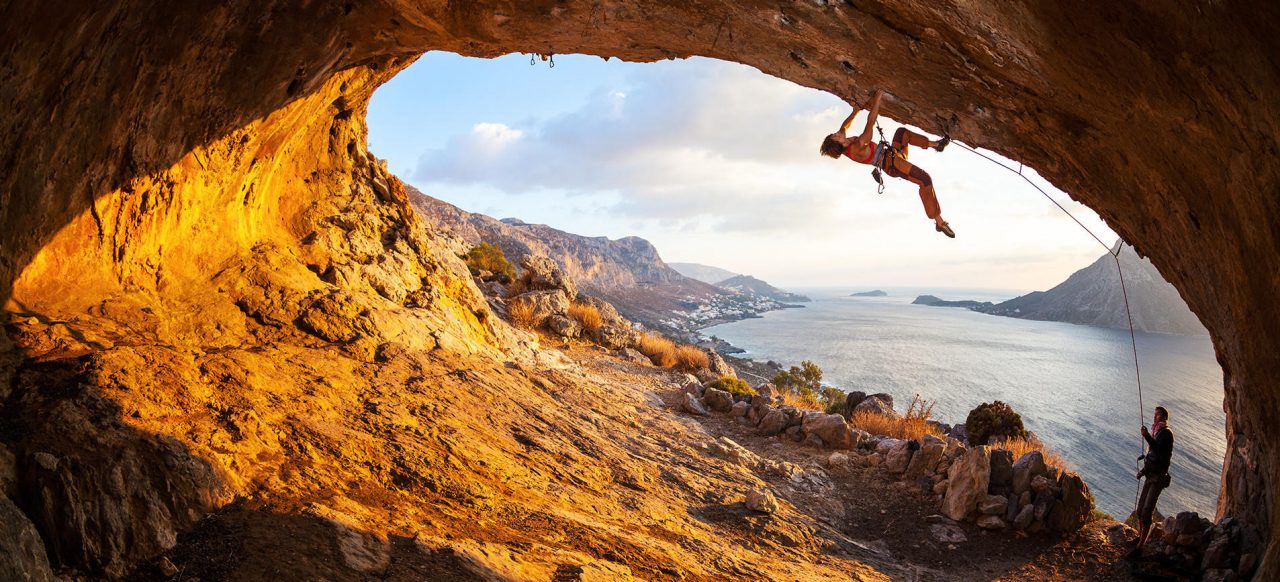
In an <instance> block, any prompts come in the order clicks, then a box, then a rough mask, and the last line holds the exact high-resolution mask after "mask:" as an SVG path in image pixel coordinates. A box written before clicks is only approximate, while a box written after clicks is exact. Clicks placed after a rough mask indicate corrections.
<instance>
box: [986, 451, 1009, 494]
mask: <svg viewBox="0 0 1280 582" xmlns="http://www.w3.org/2000/svg"><path fill="white" fill-rule="evenodd" d="M989 487H990V492H991V493H993V494H995V495H1008V494H1009V493H1012V492H1013V453H1011V452H1009V451H1008V450H1007V449H994V450H992V451H991V484H990V486H989Z"/></svg>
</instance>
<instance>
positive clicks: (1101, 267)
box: [912, 242, 1208, 335]
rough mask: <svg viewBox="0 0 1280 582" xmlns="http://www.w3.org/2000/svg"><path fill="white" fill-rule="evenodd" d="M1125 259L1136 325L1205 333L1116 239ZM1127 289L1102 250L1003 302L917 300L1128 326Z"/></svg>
mask: <svg viewBox="0 0 1280 582" xmlns="http://www.w3.org/2000/svg"><path fill="white" fill-rule="evenodd" d="M1116 244H1117V245H1121V246H1118V247H1113V249H1114V251H1113V252H1117V253H1119V258H1120V264H1121V266H1122V268H1123V269H1124V272H1125V278H1126V279H1127V281H1128V286H1129V306H1130V309H1131V310H1132V312H1133V328H1134V329H1135V330H1138V331H1145V332H1151V333H1173V334H1180V335H1206V334H1208V332H1207V331H1206V330H1205V329H1204V326H1203V325H1201V324H1200V320H1199V319H1196V316H1195V314H1193V313H1191V310H1190V309H1189V308H1188V307H1187V304H1186V303H1185V302H1184V301H1183V300H1182V296H1181V295H1179V294H1178V290H1177V289H1175V288H1174V287H1173V285H1171V284H1169V282H1168V281H1165V280H1164V277H1162V276H1161V275H1160V272H1159V271H1157V270H1156V268H1155V265H1152V264H1151V261H1149V260H1147V259H1144V258H1142V257H1139V256H1138V253H1137V252H1135V251H1134V250H1133V247H1131V246H1129V245H1127V244H1123V243H1122V242H1117V243H1116ZM1123 294H1124V292H1123V291H1122V290H1121V288H1120V276H1119V274H1118V273H1117V272H1116V267H1115V260H1114V259H1112V257H1111V255H1103V256H1102V257H1101V258H1099V259H1098V260H1097V261H1094V263H1093V264H1092V265H1089V266H1088V267H1085V268H1083V269H1080V270H1079V271H1076V272H1075V273H1072V274H1071V276H1070V277H1067V280H1066V281H1063V282H1062V283H1059V284H1058V285H1057V286H1055V287H1054V288H1052V289H1050V290H1048V291H1035V292H1032V293H1028V294H1026V295H1022V296H1020V297H1014V298H1013V299H1010V300H1008V301H1004V302H1001V303H991V302H989V301H968V300H966V301H947V300H944V299H939V298H938V297H935V296H933V295H921V296H919V297H917V298H916V300H915V301H912V303H914V304H916V305H928V306H931V307H960V308H963V309H970V310H973V311H977V312H980V313H986V314H988V315H1000V316H1004V317H1016V318H1019V319H1037V320H1041V321H1061V322H1065V323H1076V324H1081V325H1090V326H1094V327H1109V328H1125V327H1128V323H1129V316H1128V314H1126V313H1125V309H1124V297H1123Z"/></svg>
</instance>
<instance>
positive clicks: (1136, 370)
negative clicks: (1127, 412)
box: [942, 128, 1147, 511]
mask: <svg viewBox="0 0 1280 582" xmlns="http://www.w3.org/2000/svg"><path fill="white" fill-rule="evenodd" d="M942 135H943V136H945V137H947V138H950V137H951V135H950V131H949V130H948V129H947V128H944V130H943V132H942ZM952 142H953V143H955V144H957V145H959V146H960V147H962V148H964V149H966V150H969V151H970V152H973V153H975V154H977V155H978V156H980V157H982V158H984V159H986V160H987V161H989V162H991V163H993V164H995V165H997V166H1000V167H1001V168H1004V169H1006V170H1009V171H1010V172H1013V173H1015V174H1017V175H1018V177H1019V178H1022V179H1023V180H1025V181H1026V182H1027V183H1028V184H1031V186H1032V187H1033V188H1035V189H1036V190H1038V191H1039V192H1040V194H1042V195H1044V197H1045V198H1048V199H1049V201H1050V202H1052V203H1053V205H1054V206H1057V207H1058V210H1061V211H1062V212H1063V213H1064V214H1066V215H1067V216H1069V217H1071V220H1073V221H1075V223H1076V225H1078V226H1079V227H1080V228H1082V229H1084V231H1085V232H1087V233H1089V236H1091V237H1093V240H1095V241H1098V244H1100V245H1102V248H1104V249H1106V250H1107V254H1108V255H1111V258H1112V260H1114V261H1115V263H1116V273H1117V274H1119V275H1120V293H1121V294H1122V296H1123V297H1124V314H1125V317H1127V318H1128V322H1129V344H1130V345H1131V346H1132V347H1133V375H1134V378H1135V379H1136V380H1137V384H1138V424H1139V425H1141V424H1142V422H1143V421H1144V420H1145V419H1146V410H1147V409H1146V407H1145V406H1143V403H1142V368H1141V366H1139V365H1138V337H1137V335H1136V334H1135V333H1134V331H1133V311H1132V310H1131V309H1130V308H1129V289H1128V287H1127V286H1126V285H1125V282H1124V268H1123V267H1121V266H1120V251H1122V250H1123V249H1124V245H1116V248H1115V250H1114V251H1113V250H1111V247H1109V246H1107V243H1105V242H1103V240H1102V239H1101V238H1099V237H1098V235H1096V234H1094V232H1093V231H1092V230H1089V227H1087V226H1085V225H1084V223H1083V222H1080V219H1078V218H1076V216H1075V215H1074V214H1071V211H1070V210H1067V209H1066V207H1064V206H1063V205H1062V204H1059V203H1058V201H1057V200H1055V199H1054V198H1053V196H1050V195H1049V193H1048V192H1046V191H1045V190H1044V188H1041V187H1040V185H1039V184H1036V183H1035V182H1032V181H1031V178H1028V177H1027V175H1026V174H1024V173H1022V163H1021V162H1019V163H1018V169H1016V170H1015V169H1013V167H1011V166H1008V165H1005V164H1004V163H1002V162H1001V161H999V160H997V159H995V158H992V157H990V156H988V155H986V154H983V153H982V152H980V151H978V150H975V149H973V148H971V147H969V146H967V145H965V144H963V143H960V142H958V141H955V140H952ZM1146 454H1147V440H1146V439H1142V455H1141V456H1139V457H1138V458H1137V460H1135V461H1134V467H1135V469H1136V470H1141V468H1140V466H1139V465H1138V463H1139V461H1141V460H1142V459H1143V457H1145V456H1146ZM1141 491H1142V485H1141V483H1139V485H1138V490H1137V491H1135V492H1134V495H1133V506H1134V511H1137V507H1138V498H1139V496H1140V494H1141Z"/></svg>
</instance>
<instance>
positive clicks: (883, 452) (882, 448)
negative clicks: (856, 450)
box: [875, 438, 907, 457]
mask: <svg viewBox="0 0 1280 582" xmlns="http://www.w3.org/2000/svg"><path fill="white" fill-rule="evenodd" d="M905 442H907V441H904V440H902V439H891V438H882V439H880V440H878V441H876V448H875V451H876V452H877V453H880V456H882V457H883V456H887V455H888V454H889V451H892V450H893V449H895V448H897V447H898V445H900V444H902V443H905Z"/></svg>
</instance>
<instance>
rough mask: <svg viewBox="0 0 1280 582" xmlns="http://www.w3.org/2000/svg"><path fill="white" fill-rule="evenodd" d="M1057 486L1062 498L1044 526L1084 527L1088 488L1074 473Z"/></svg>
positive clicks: (1089, 503)
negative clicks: (1060, 489)
mask: <svg viewBox="0 0 1280 582" xmlns="http://www.w3.org/2000/svg"><path fill="white" fill-rule="evenodd" d="M1058 486H1059V487H1061V488H1062V498H1061V500H1060V504H1059V505H1058V506H1057V508H1055V509H1054V510H1053V512H1052V514H1051V515H1050V516H1049V520H1048V521H1047V522H1046V524H1045V525H1047V526H1048V527H1049V529H1051V530H1054V531H1061V532H1070V531H1075V530H1078V529H1080V528H1081V527H1084V524H1086V523H1088V521H1089V517H1090V515H1091V514H1092V513H1093V494H1092V493H1090V492H1089V486H1088V485H1086V484H1085V482H1084V480H1083V479H1081V478H1080V476H1079V475H1076V474H1074V473H1064V474H1063V475H1062V477H1061V478H1059V480H1058ZM1197 533H1198V532H1197Z"/></svg>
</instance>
